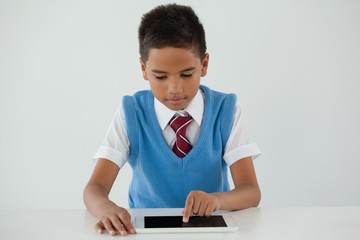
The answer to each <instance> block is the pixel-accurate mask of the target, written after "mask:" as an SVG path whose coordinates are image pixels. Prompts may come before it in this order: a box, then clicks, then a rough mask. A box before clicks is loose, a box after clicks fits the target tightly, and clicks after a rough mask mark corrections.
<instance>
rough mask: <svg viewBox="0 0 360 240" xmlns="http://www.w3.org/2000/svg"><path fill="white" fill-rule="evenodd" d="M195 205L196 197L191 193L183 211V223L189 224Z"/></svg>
mask: <svg viewBox="0 0 360 240" xmlns="http://www.w3.org/2000/svg"><path fill="white" fill-rule="evenodd" d="M193 204H194V197H193V196H192V194H191V193H189V195H188V197H187V198H186V202H185V207H184V211H183V222H189V218H190V215H191V213H192V208H193Z"/></svg>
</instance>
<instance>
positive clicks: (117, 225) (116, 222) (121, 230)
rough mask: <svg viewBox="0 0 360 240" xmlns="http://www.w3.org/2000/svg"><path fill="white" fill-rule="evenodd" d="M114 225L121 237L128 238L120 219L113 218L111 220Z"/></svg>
mask: <svg viewBox="0 0 360 240" xmlns="http://www.w3.org/2000/svg"><path fill="white" fill-rule="evenodd" d="M111 223H112V225H113V226H114V227H115V228H116V230H117V231H118V232H119V233H120V235H121V236H126V235H127V231H126V229H125V226H124V224H123V223H122V222H121V221H120V219H119V218H117V217H116V218H113V219H111Z"/></svg>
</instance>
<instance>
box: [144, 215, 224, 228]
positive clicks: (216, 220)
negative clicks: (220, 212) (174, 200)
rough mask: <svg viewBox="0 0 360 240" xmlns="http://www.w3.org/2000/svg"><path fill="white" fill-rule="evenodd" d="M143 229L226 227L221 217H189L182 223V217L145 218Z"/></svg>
mask: <svg viewBox="0 0 360 240" xmlns="http://www.w3.org/2000/svg"><path fill="white" fill-rule="evenodd" d="M144 225H145V228H186V227H227V225H226V223H225V221H224V219H223V217H222V216H210V217H199V216H194V217H190V219H189V222H187V223H184V222H183V220H182V216H151V217H150V216H145V219H144Z"/></svg>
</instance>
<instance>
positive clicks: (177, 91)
mask: <svg viewBox="0 0 360 240" xmlns="http://www.w3.org/2000/svg"><path fill="white" fill-rule="evenodd" d="M148 56H149V57H148V60H147V61H146V62H145V63H144V62H143V61H142V60H141V59H140V63H141V69H142V73H143V77H144V79H145V80H147V81H149V84H150V88H151V90H152V92H153V94H154V96H155V97H156V99H158V100H159V101H160V102H161V103H163V104H164V105H165V106H166V107H168V108H169V109H171V110H181V109H184V108H186V107H187V106H188V104H189V102H190V101H191V100H192V99H193V98H194V97H195V95H196V93H197V91H198V89H199V85H200V78H201V77H204V76H205V75H206V71H207V67H208V62H209V55H208V54H206V55H205V57H204V59H203V60H202V61H201V60H200V58H199V57H197V56H196V55H195V54H194V53H193V52H192V51H191V50H188V49H184V48H174V47H165V48H160V49H158V48H152V49H150V50H149V55H148Z"/></svg>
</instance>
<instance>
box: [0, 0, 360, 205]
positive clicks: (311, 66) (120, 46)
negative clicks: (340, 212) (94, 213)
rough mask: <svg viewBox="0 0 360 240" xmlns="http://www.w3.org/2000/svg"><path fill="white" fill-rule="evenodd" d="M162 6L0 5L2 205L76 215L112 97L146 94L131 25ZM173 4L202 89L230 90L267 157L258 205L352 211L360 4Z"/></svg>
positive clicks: (121, 182) (124, 183)
mask: <svg viewBox="0 0 360 240" xmlns="http://www.w3.org/2000/svg"><path fill="white" fill-rule="evenodd" d="M164 2H166V1H134V0H131V1H85V0H83V1H73V0H68V1H60V0H59V1H45V0H44V1H39V0H37V1H36V0H32V1H25V0H23V1H20V0H17V1H16V0H0V208H1V209H25V208H30V209H37V208H83V207H84V206H83V202H82V190H83V188H84V186H85V184H86V182H87V180H88V178H89V177H90V174H91V172H92V169H93V167H94V162H93V161H92V156H93V155H94V154H95V152H96V151H97V149H98V147H99V146H100V144H101V142H102V140H103V137H104V135H105V132H106V130H107V127H108V125H109V123H110V120H111V118H112V116H113V114H114V112H115V110H116V108H117V106H118V104H119V101H120V99H121V97H122V96H123V95H124V94H132V93H133V92H134V91H136V90H140V89H146V88H148V84H147V82H146V81H144V80H143V79H142V77H141V72H140V66H139V60H138V59H139V55H138V42H137V27H138V24H139V22H140V18H141V16H142V14H143V13H144V12H146V11H149V10H150V9H152V8H153V7H154V6H156V5H158V4H160V3H164ZM178 3H186V4H189V5H191V6H193V8H194V9H195V11H196V12H197V13H198V15H199V17H200V19H201V21H202V22H203V24H204V27H205V29H206V32H207V43H208V52H209V53H210V67H209V71H208V75H207V76H206V77H205V78H203V79H202V83H203V84H205V85H207V86H209V87H211V88H213V89H217V90H219V91H224V92H234V93H236V94H237V95H238V99H239V102H240V105H241V106H242V108H243V112H244V114H245V116H246V120H247V125H248V127H249V129H250V133H251V136H252V139H253V140H255V141H256V142H257V143H258V144H259V146H260V147H261V149H262V151H263V155H262V156H261V157H259V158H258V159H257V160H255V167H256V171H257V175H258V179H259V182H260V185H261V189H262V194H263V197H262V202H261V206H333V205H360V191H359V183H360V174H359V172H360V161H359V160H360V157H359V149H360V141H359V135H360V127H359V122H360V104H359V102H360V101H359V100H360V97H359V90H360V2H359V1H355V0H354V1H350V0H338V1H334V0H331V1H327V0H323V1H316V0H305V1H304V0H303V1H300V0H299V1H280V0H278V1H269V0H259V1H178ZM130 177H131V170H130V168H129V167H128V166H127V165H126V167H124V169H122V171H121V173H120V175H119V177H118V179H117V182H116V183H115V185H114V190H113V192H112V193H111V197H112V199H113V200H115V201H116V202H117V203H119V204H120V205H122V206H125V207H127V188H128V184H129V179H130Z"/></svg>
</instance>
